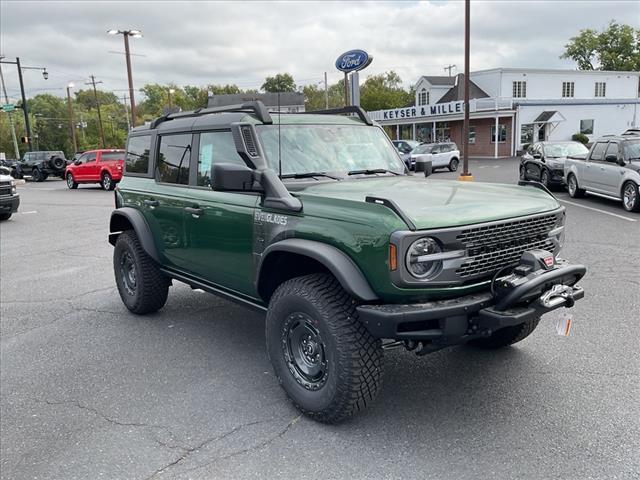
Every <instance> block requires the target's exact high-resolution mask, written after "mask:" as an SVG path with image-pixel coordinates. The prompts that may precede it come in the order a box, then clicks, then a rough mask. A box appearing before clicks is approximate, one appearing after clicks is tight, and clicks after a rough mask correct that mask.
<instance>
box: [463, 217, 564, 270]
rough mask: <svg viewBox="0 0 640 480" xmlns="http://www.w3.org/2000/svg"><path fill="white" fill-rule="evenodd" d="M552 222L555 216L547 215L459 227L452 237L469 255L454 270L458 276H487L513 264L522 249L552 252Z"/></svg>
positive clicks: (555, 220) (523, 250) (553, 249)
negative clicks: (539, 249) (460, 228)
mask: <svg viewBox="0 0 640 480" xmlns="http://www.w3.org/2000/svg"><path fill="white" fill-rule="evenodd" d="M556 222H557V218H556V215H555V214H551V215H543V216H539V217H533V218H526V219H523V220H516V221H512V222H504V223H495V224H491V225H485V226H482V227H474V228H469V229H466V230H463V231H462V232H460V233H459V234H458V235H457V237H456V239H457V240H458V241H460V242H461V243H462V244H463V245H464V246H465V248H466V249H467V256H468V257H469V258H468V260H467V261H465V262H464V263H463V264H462V265H460V267H459V268H458V269H457V270H456V273H457V274H458V275H459V276H460V277H462V278H468V277H476V276H481V275H488V274H491V273H494V272H496V271H497V270H499V269H501V268H504V267H507V266H510V265H516V264H517V263H518V261H519V260H520V257H521V256H522V253H523V252H525V251H527V250H532V249H535V248H541V249H544V250H548V251H550V252H552V253H554V254H555V253H556V251H555V250H556V248H557V247H556V244H555V243H554V242H553V240H551V239H550V238H549V237H548V233H549V231H550V230H551V229H552V228H553V227H554V226H555V225H556Z"/></svg>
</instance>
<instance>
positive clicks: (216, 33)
mask: <svg viewBox="0 0 640 480" xmlns="http://www.w3.org/2000/svg"><path fill="white" fill-rule="evenodd" d="M0 9H1V11H0V17H1V20H0V22H1V25H0V26H1V31H2V33H1V39H0V40H1V49H2V53H3V54H4V55H6V56H7V57H15V56H20V57H21V60H22V61H23V62H24V64H26V65H35V66H46V67H47V68H48V70H49V71H50V77H49V80H48V81H46V82H45V81H44V80H43V79H42V78H41V77H40V76H39V74H37V72H28V73H26V74H25V83H26V85H27V90H28V91H29V92H30V95H33V94H35V93H38V91H39V89H47V88H49V89H51V88H52V89H54V90H51V93H57V94H62V93H63V88H64V86H65V85H66V83H67V82H68V81H71V80H73V81H75V82H76V83H78V84H82V80H83V79H86V78H88V76H89V75H90V74H95V75H96V77H97V78H99V79H101V80H103V81H104V84H103V87H104V88H105V89H108V90H123V89H125V88H126V72H125V67H124V58H123V56H122V55H118V54H111V53H108V51H110V50H115V51H122V49H123V47H122V39H121V37H112V36H108V35H106V33H105V32H106V30H108V29H109V28H113V27H116V28H138V29H141V30H143V31H144V38H142V39H132V41H131V46H132V51H133V52H134V53H138V54H143V55H145V56H135V57H133V70H134V80H135V83H136V85H138V86H141V85H142V84H144V83H148V82H159V83H167V82H175V83H177V84H179V85H185V84H191V85H203V84H206V83H236V84H238V85H239V86H241V87H244V88H258V87H259V86H260V85H261V83H262V81H263V79H264V77H265V76H266V75H270V74H274V73H277V72H284V71H286V72H289V73H291V74H293V76H294V78H295V79H296V81H297V82H298V83H299V84H308V83H314V82H319V81H320V80H321V78H322V75H323V72H324V71H327V72H328V73H329V78H330V80H333V81H335V80H337V79H338V78H340V74H339V72H337V71H336V70H335V68H334V65H333V62H334V60H335V58H336V57H337V56H338V55H339V54H340V53H341V52H343V51H345V50H348V49H351V48H363V49H365V50H367V51H368V52H369V53H370V54H371V55H373V56H374V58H375V60H374V62H373V64H372V65H371V67H369V68H368V69H367V70H366V71H365V72H364V75H363V76H366V75H368V74H374V73H380V72H383V71H386V70H390V69H393V70H396V71H397V72H398V73H399V74H400V76H401V77H402V78H403V80H404V81H405V82H406V83H407V84H409V83H411V82H414V81H415V80H416V79H417V77H418V76H419V75H423V74H431V75H441V74H444V71H443V68H444V66H446V65H447V64H449V63H454V64H456V65H458V68H460V69H462V65H463V54H464V51H463V18H464V17H463V14H464V11H463V10H464V4H463V2H460V1H455V2H355V1H352V2H302V1H300V2H241V1H236V2H209V3H207V2H192V3H184V2H164V1H155V2H89V1H86V2H79V1H68V2H49V1H47V2H17V1H3V2H1V4H0ZM471 16H472V26H471V29H472V31H471V33H472V52H471V53H472V60H471V66H472V69H481V68H490V67H496V66H531V67H555V68H573V67H574V65H573V63H572V62H570V61H567V60H560V59H559V58H558V57H559V55H560V54H561V53H562V51H563V46H564V44H565V43H566V42H567V41H568V39H569V38H570V37H571V36H573V35H575V34H576V33H577V32H578V31H579V30H580V29H581V28H587V27H590V28H602V27H604V26H605V25H606V24H607V23H608V21H609V20H610V19H615V20H617V21H619V22H621V23H630V24H631V25H633V26H635V27H636V28H640V6H639V4H638V2H635V1H627V2H625V1H620V2H616V1H603V2H596V1H586V2H577V1H550V2H542V1H532V2H527V1H494V2H481V1H475V0H474V1H473V2H472V15H471ZM8 67H9V66H6V65H5V73H6V75H5V77H6V80H7V84H8V88H9V90H10V95H11V96H17V91H18V90H17V84H16V83H17V82H16V79H15V75H13V74H12V73H11V71H10V68H8ZM56 88H57V89H58V90H55V89H56Z"/></svg>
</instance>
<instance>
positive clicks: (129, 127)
mask: <svg viewBox="0 0 640 480" xmlns="http://www.w3.org/2000/svg"><path fill="white" fill-rule="evenodd" d="M122 103H123V105H124V118H126V119H127V132H128V131H129V130H131V123H130V122H129V109H128V108H127V96H126V95H123V96H122Z"/></svg>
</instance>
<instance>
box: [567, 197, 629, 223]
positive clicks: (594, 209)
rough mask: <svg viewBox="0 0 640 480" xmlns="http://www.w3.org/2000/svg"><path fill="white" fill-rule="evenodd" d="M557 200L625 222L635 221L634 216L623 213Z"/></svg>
mask: <svg viewBox="0 0 640 480" xmlns="http://www.w3.org/2000/svg"><path fill="white" fill-rule="evenodd" d="M558 201H559V202H563V203H567V204H569V205H574V206H576V207H580V208H585V209H587V210H593V211H594V212H599V213H604V214H605V215H611V216H612V217H617V218H621V219H622V220H626V221H627V222H637V220H636V219H635V218H629V217H625V216H624V215H618V214H617V213H611V212H607V211H606V210H600V209H599V208H593V207H587V206H586V205H581V204H580V203H576V202H570V201H569V200H563V199H561V198H558Z"/></svg>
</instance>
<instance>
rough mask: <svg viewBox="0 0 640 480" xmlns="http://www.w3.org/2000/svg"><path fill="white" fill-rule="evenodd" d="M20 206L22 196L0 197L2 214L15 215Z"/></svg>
mask: <svg viewBox="0 0 640 480" xmlns="http://www.w3.org/2000/svg"><path fill="white" fill-rule="evenodd" d="M19 206H20V195H18V194H16V195H6V196H4V195H3V196H2V197H0V213H14V212H17V211H18V207H19Z"/></svg>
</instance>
